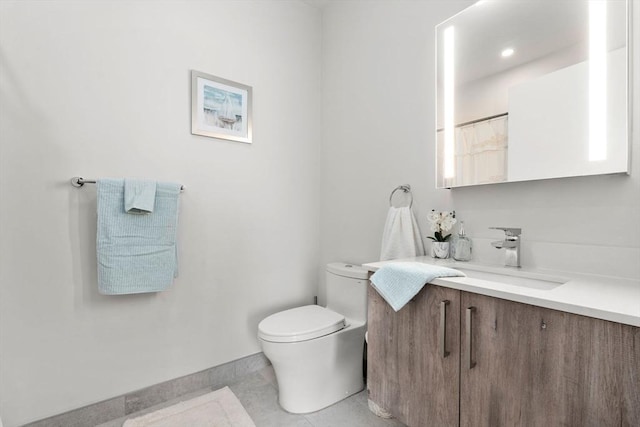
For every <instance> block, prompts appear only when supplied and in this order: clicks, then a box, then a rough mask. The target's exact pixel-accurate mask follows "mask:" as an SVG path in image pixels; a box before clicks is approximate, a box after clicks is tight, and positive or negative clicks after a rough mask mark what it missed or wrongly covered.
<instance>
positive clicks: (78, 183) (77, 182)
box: [71, 176, 184, 191]
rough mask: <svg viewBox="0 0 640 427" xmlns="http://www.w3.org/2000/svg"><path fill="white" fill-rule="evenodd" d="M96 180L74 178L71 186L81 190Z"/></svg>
mask: <svg viewBox="0 0 640 427" xmlns="http://www.w3.org/2000/svg"><path fill="white" fill-rule="evenodd" d="M95 183H96V180H95V179H84V178H82V177H80V176H74V177H73V178H71V185H73V186H74V187H76V188H80V187H82V186H83V185H85V184H95ZM180 191H184V185H181V186H180Z"/></svg>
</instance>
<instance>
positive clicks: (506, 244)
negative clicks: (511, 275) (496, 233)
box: [489, 227, 522, 268]
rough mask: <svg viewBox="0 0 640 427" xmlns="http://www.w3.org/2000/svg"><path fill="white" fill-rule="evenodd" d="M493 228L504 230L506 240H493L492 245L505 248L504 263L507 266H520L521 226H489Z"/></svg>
mask: <svg viewBox="0 0 640 427" xmlns="http://www.w3.org/2000/svg"><path fill="white" fill-rule="evenodd" d="M489 228H490V229H492V230H502V231H504V234H505V237H504V240H499V241H497V242H491V246H493V247H494V248H498V249H502V248H504V249H505V254H504V256H505V258H504V265H505V266H507V267H516V268H519V267H520V234H521V233H522V229H521V228H509V227H489Z"/></svg>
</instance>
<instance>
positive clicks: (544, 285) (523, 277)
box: [453, 265, 569, 291]
mask: <svg viewBox="0 0 640 427" xmlns="http://www.w3.org/2000/svg"><path fill="white" fill-rule="evenodd" d="M453 268H455V269H456V270H460V271H462V272H463V273H464V274H466V275H467V277H469V278H472V279H478V280H486V281H489V282H498V283H504V284H507V285H512V286H521V287H524V288H529V289H540V290H544V291H550V290H552V289H555V288H557V287H558V286H560V285H562V284H564V283H567V282H568V281H569V280H568V279H565V278H562V277H555V276H547V275H542V274H535V273H527V272H524V271H518V270H505V271H495V270H494V271H485V270H484V269H482V270H481V269H479V268H478V269H476V268H474V267H472V266H463V267H460V266H457V265H456V266H455V267H453Z"/></svg>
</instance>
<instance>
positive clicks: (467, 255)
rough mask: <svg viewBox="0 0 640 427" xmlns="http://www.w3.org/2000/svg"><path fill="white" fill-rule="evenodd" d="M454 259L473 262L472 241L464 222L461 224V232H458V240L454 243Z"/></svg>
mask: <svg viewBox="0 0 640 427" xmlns="http://www.w3.org/2000/svg"><path fill="white" fill-rule="evenodd" d="M452 252H453V254H452V255H453V259H455V260H456V261H469V260H471V239H469V238H468V237H467V234H466V233H465V231H464V222H463V221H461V222H460V230H458V236H457V239H455V242H454V243H453V251H452Z"/></svg>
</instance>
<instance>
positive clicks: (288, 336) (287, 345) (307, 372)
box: [258, 263, 369, 414]
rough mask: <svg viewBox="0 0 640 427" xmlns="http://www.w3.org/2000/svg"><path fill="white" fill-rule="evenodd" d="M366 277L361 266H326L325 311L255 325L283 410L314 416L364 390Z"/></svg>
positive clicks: (285, 314)
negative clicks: (276, 383)
mask: <svg viewBox="0 0 640 427" xmlns="http://www.w3.org/2000/svg"><path fill="white" fill-rule="evenodd" d="M368 275H369V273H368V271H367V270H365V269H363V268H362V267H360V266H354V265H350V264H341V263H331V264H328V265H327V306H326V307H322V306H319V305H307V306H303V307H297V308H293V309H290V310H285V311H281V312H279V313H275V314H272V315H271V316H268V317H267V318H265V319H264V320H262V321H261V322H260V324H259V325H258V339H259V340H260V345H261V346H262V351H263V352H264V354H265V356H266V357H267V358H268V359H269V360H270V361H271V364H272V365H273V370H274V372H275V375H276V379H277V381H278V401H279V403H280V406H281V407H282V408H283V409H284V410H286V411H288V412H291V413H294V414H305V413H309V412H314V411H318V410H320V409H323V408H326V407H327V406H330V405H332V404H334V403H336V402H338V401H340V400H342V399H344V398H346V397H349V396H351V395H352V394H355V393H357V392H359V391H361V390H362V389H363V388H364V380H363V375H362V366H363V351H364V334H365V330H366V323H367V284H368Z"/></svg>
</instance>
